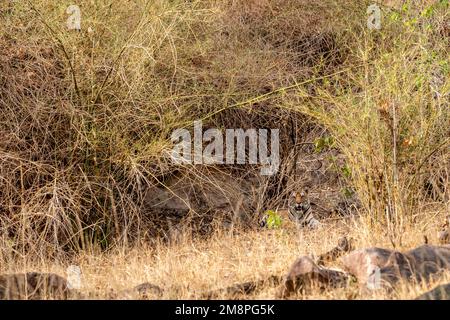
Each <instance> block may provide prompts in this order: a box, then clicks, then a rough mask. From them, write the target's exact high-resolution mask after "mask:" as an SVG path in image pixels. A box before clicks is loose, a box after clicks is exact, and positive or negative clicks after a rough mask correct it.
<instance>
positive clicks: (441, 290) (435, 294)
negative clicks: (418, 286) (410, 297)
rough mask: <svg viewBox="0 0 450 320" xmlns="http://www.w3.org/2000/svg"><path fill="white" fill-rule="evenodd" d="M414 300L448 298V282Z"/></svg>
mask: <svg viewBox="0 0 450 320" xmlns="http://www.w3.org/2000/svg"><path fill="white" fill-rule="evenodd" d="M415 300H450V283H447V284H442V285H440V286H437V287H436V288H434V289H433V290H430V291H428V292H425V293H424V294H422V295H420V296H418V297H417V298H416V299H415Z"/></svg>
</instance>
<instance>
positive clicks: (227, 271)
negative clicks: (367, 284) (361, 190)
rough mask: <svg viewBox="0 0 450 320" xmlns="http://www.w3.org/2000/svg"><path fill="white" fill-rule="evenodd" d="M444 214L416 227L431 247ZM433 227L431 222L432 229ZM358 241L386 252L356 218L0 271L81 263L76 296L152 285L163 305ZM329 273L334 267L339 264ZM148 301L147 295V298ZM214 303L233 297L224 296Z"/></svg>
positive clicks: (408, 287) (380, 237) (412, 290)
mask: <svg viewBox="0 0 450 320" xmlns="http://www.w3.org/2000/svg"><path fill="white" fill-rule="evenodd" d="M443 214H445V209H444V208H441V210H436V211H435V212H432V214H431V215H430V216H429V217H428V218H427V219H426V220H424V221H421V224H427V225H428V227H427V234H428V235H429V240H430V242H431V243H435V242H436V236H435V235H436V231H437V224H436V223H434V222H433V221H436V219H435V216H436V215H437V216H438V217H439V218H441V217H442V216H443ZM430 221H431V223H430ZM344 234H345V235H348V236H351V237H353V238H355V239H356V241H357V247H358V248H362V247H371V246H378V247H384V248H389V247H391V246H390V241H389V238H388V237H387V236H386V234H385V233H382V232H378V233H373V231H371V230H369V229H368V228H367V224H366V223H365V222H364V221H361V220H359V219H357V220H353V219H351V220H347V221H340V222H338V223H336V222H329V223H327V224H326V225H325V226H324V227H323V229H322V230H319V231H317V232H310V231H301V232H299V233H297V232H295V233H293V232H288V231H286V230H284V229H280V230H270V231H269V230H266V231H259V232H247V233H238V232H237V233H235V234H233V233H232V232H230V233H223V232H217V233H216V234H215V235H214V236H213V237H212V238H211V239H209V240H208V241H202V240H198V239H197V240H195V239H192V238H189V237H186V238H185V239H183V240H181V241H180V243H177V244H172V245H170V246H167V245H165V244H160V245H156V246H154V247H135V248H133V249H132V250H122V249H120V248H115V249H114V250H112V251H111V252H107V253H105V252H100V251H94V252H83V253H80V254H78V255H76V256H75V257H73V258H72V259H71V260H70V261H64V262H60V263H55V262H53V261H49V260H45V259H44V260H37V261H30V260H29V259H28V258H27V257H23V259H20V258H18V259H16V263H15V264H11V265H2V268H1V269H0V271H1V272H7V273H10V272H23V271H29V270H38V271H43V272H44V271H45V272H55V273H57V274H60V275H64V274H65V272H66V271H65V270H66V268H67V266H68V265H70V264H76V265H79V266H80V268H81V270H82V288H81V293H82V294H84V295H86V296H91V297H96V298H100V299H110V298H111V292H119V291H121V290H125V289H130V288H131V287H133V286H136V285H138V284H140V283H143V282H150V283H153V284H156V285H158V286H160V287H162V288H164V289H165V292H164V295H163V297H162V299H196V298H201V294H202V293H205V292H207V291H209V290H212V289H219V288H225V287H227V286H231V285H233V284H235V283H239V282H246V281H253V280H259V279H264V278H267V277H268V276H269V275H283V274H285V273H286V272H287V270H288V269H289V267H290V265H291V264H292V263H293V261H294V260H295V259H296V258H297V257H299V256H300V255H305V254H312V255H316V256H317V255H318V254H320V253H323V252H325V251H327V250H329V249H330V248H332V247H334V246H335V245H336V243H337V240H338V238H339V237H341V236H342V235H344ZM404 236H405V239H407V243H405V245H404V247H402V248H398V249H400V250H408V249H411V248H413V247H416V246H417V245H420V244H422V243H423V234H421V233H418V232H417V230H416V228H415V226H411V227H408V228H407V229H406V231H405V235H404ZM334 267H339V263H337V264H335V265H334ZM449 280H450V274H444V275H442V276H441V277H440V278H438V279H436V280H435V281H433V282H432V283H429V284H428V285H425V284H402V285H400V286H399V287H398V288H397V289H396V291H395V292H394V293H387V292H384V291H379V292H374V293H370V294H369V293H367V292H366V293H360V292H359V291H358V289H357V288H356V286H350V287H349V288H347V289H338V290H334V291H328V292H319V291H317V290H316V291H314V292H313V293H312V294H308V295H307V296H302V295H300V294H299V295H297V296H293V297H292V298H293V299H413V298H415V297H416V296H418V295H419V294H421V293H423V292H425V291H427V290H428V289H431V288H432V287H434V286H435V285H437V284H439V283H446V282H448V281H449ZM276 290H277V288H271V287H268V288H265V289H263V290H261V291H259V292H257V293H255V294H252V295H250V296H246V297H245V298H248V299H274V298H275V294H276ZM150 298H151V297H150ZM218 298H224V299H227V298H230V297H228V296H226V295H222V296H219V297H218Z"/></svg>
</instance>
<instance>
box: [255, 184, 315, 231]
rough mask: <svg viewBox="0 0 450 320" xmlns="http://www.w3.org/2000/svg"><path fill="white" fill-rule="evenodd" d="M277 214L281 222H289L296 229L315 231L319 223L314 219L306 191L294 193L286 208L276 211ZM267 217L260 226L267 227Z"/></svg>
mask: <svg viewBox="0 0 450 320" xmlns="http://www.w3.org/2000/svg"><path fill="white" fill-rule="evenodd" d="M277 214H278V215H279V216H280V217H281V220H282V222H283V221H289V222H291V223H293V224H294V226H296V227H297V228H309V229H317V228H318V227H320V225H321V223H320V222H319V220H317V219H316V218H315V217H314V214H313V210H312V207H311V202H310V200H309V197H308V189H304V190H303V191H294V192H293V193H292V194H291V196H290V197H289V201H288V208H287V209H285V210H277ZM267 218H268V215H265V216H263V219H262V220H261V223H260V225H261V226H262V227H266V226H267Z"/></svg>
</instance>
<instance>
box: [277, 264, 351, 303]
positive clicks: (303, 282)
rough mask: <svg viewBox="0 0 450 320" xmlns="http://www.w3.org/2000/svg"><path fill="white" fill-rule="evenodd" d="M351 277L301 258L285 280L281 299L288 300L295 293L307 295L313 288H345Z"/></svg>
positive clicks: (280, 293) (279, 295)
mask: <svg viewBox="0 0 450 320" xmlns="http://www.w3.org/2000/svg"><path fill="white" fill-rule="evenodd" d="M348 280H349V276H348V275H347V274H346V273H344V272H342V271H339V270H333V269H326V268H322V267H320V266H318V265H317V264H316V263H314V261H313V260H312V259H311V258H310V257H307V256H303V257H300V258H299V259H297V261H295V262H294V264H293V265H292V267H291V269H290V270H289V272H288V274H287V275H286V277H285V278H284V281H283V284H282V286H281V289H280V291H279V293H278V297H279V298H283V299H284V298H288V297H289V296H290V295H291V294H293V293H295V292H298V291H300V292H302V293H307V292H308V291H309V290H311V289H312V288H319V289H320V290H324V289H331V288H332V289H334V288H340V287H345V286H346V284H347V282H348Z"/></svg>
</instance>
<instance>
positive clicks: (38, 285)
mask: <svg viewBox="0 0 450 320" xmlns="http://www.w3.org/2000/svg"><path fill="white" fill-rule="evenodd" d="M69 294H70V290H69V288H68V283H67V281H66V279H64V278H62V277H60V276H58V275H56V274H54V273H38V272H28V273H25V274H6V275H0V299H2V300H41V299H56V300H65V299H67V298H68V296H69Z"/></svg>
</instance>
